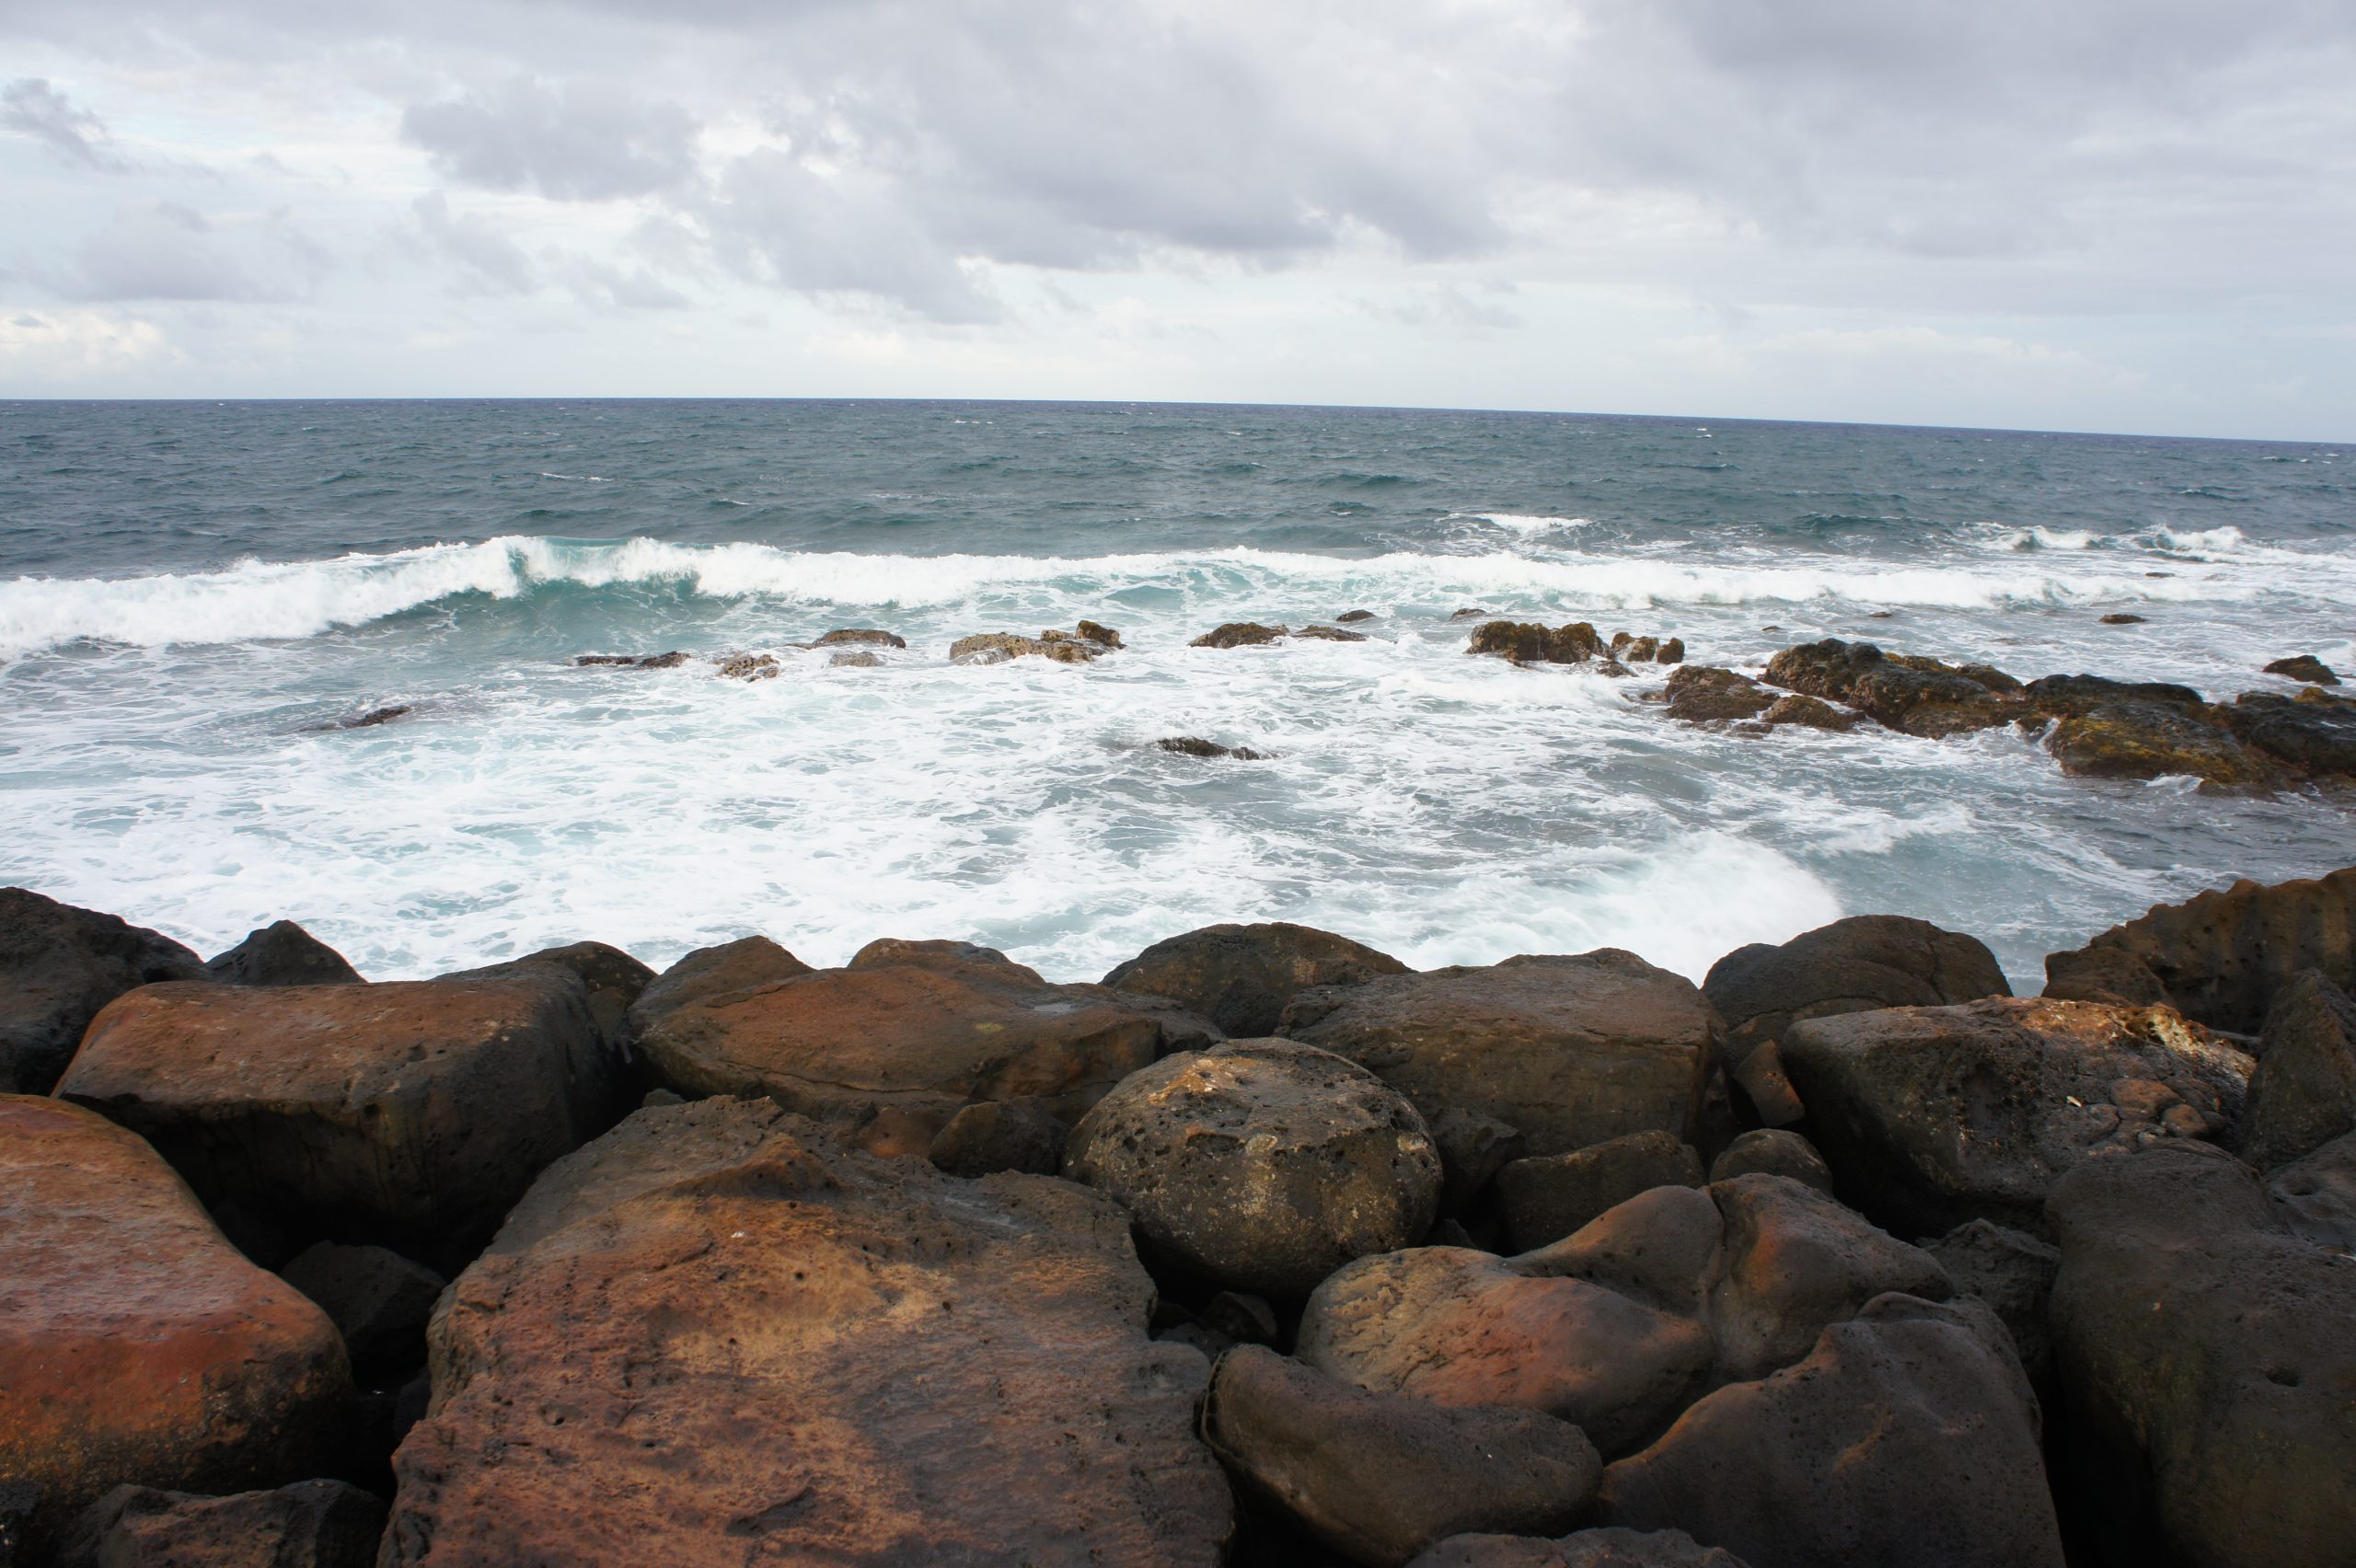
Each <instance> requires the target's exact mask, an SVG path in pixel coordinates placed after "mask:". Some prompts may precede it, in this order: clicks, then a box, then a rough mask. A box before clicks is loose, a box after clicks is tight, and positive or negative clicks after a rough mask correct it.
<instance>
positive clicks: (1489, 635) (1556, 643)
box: [1464, 620, 1603, 664]
mask: <svg viewBox="0 0 2356 1568" xmlns="http://www.w3.org/2000/svg"><path fill="white" fill-rule="evenodd" d="M1464 651H1466V652H1467V653H1488V654H1495V655H1496V656H1497V657H1499V658H1503V659H1507V660H1509V661H1511V662H1512V663H1516V664H1576V663H1584V662H1585V661H1587V660H1589V659H1592V658H1594V657H1596V656H1597V655H1598V654H1600V653H1601V652H1602V651H1603V640H1602V639H1601V638H1600V637H1599V636H1597V635H1596V630H1595V628H1594V627H1593V626H1592V625H1590V624H1588V622H1586V621H1573V622H1571V623H1570V624H1569V625H1568V626H1565V627H1558V628H1554V629H1553V630H1551V631H1550V630H1548V629H1547V628H1544V627H1542V626H1539V625H1537V624H1535V623H1534V622H1529V621H1506V620H1493V621H1487V622H1484V623H1483V624H1482V625H1480V626H1477V627H1475V628H1472V642H1471V644H1470V645H1469V646H1467V647H1466V649H1465V650H1464Z"/></svg>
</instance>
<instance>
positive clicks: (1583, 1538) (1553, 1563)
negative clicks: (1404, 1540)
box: [1408, 1526, 1746, 1568]
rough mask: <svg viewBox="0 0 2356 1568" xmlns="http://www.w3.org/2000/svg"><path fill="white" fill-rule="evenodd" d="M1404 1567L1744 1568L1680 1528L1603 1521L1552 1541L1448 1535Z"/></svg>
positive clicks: (1730, 1555)
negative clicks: (1619, 1525)
mask: <svg viewBox="0 0 2356 1568" xmlns="http://www.w3.org/2000/svg"><path fill="white" fill-rule="evenodd" d="M1408 1568H1746V1565H1745V1564H1744V1562H1743V1561H1742V1559H1741V1558H1739V1557H1737V1556H1736V1555H1735V1554H1734V1553H1733V1552H1731V1551H1724V1550H1722V1549H1720V1548H1718V1547H1715V1546H1703V1545H1701V1544H1700V1543H1699V1542H1697V1541H1695V1540H1694V1539H1693V1538H1692V1536H1690V1535H1687V1534H1686V1533H1685V1532H1684V1531H1683V1530H1629V1529H1615V1528H1611V1527H1609V1526H1606V1527H1605V1528H1601V1529H1591V1530H1577V1531H1575V1532H1573V1533H1572V1534H1570V1535H1566V1536H1561V1537H1558V1538H1557V1539H1553V1540H1542V1539H1536V1538H1533V1537H1530V1536H1507V1535H1461V1536H1451V1537H1449V1539H1446V1540H1444V1541H1441V1542H1440V1543H1439V1544H1438V1546H1435V1547H1433V1548H1432V1549H1431V1550H1430V1551H1426V1552H1425V1553H1424V1554H1423V1555H1422V1556H1421V1557H1418V1558H1416V1559H1415V1562H1412V1563H1410V1564H1409V1565H1408Z"/></svg>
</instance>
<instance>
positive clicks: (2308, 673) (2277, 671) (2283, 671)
mask: <svg viewBox="0 0 2356 1568" xmlns="http://www.w3.org/2000/svg"><path fill="white" fill-rule="evenodd" d="M2266 673H2267V674H2269V675H2283V676H2286V677H2288V678H2289V679H2291V680H2294V681H2312V682H2314V683H2315V684H2316V685H2317V686H2338V685H2339V672H2338V671H2336V670H2334V669H2333V668H2332V667H2331V666H2330V665H2329V664H2327V663H2324V662H2323V661H2322V660H2320V659H2318V658H2316V656H2315V655H2314V654H2312V653H2294V654H2292V656H2291V657H2289V658H2287V659H2277V660H2275V661H2274V663H2271V664H2269V665H2267V666H2266Z"/></svg>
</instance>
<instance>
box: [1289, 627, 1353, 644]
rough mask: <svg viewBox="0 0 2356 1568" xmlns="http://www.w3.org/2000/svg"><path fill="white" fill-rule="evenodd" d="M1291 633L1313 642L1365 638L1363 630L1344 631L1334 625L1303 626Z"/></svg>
mask: <svg viewBox="0 0 2356 1568" xmlns="http://www.w3.org/2000/svg"><path fill="white" fill-rule="evenodd" d="M1292 635H1293V636H1295V637H1305V638H1308V639H1310V640H1311V641H1315V642H1364V641H1365V640H1367V637H1366V633H1365V632H1362V631H1344V630H1343V629H1342V628H1339V627H1335V626H1305V627H1302V628H1300V629H1299V631H1296V632H1294V633H1293V634H1292Z"/></svg>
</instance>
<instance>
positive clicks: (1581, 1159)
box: [1496, 1132, 1705, 1252]
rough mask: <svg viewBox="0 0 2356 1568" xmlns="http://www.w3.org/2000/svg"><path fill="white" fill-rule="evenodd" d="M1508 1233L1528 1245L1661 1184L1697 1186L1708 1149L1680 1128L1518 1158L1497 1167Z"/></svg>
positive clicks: (1518, 1247) (1520, 1246) (1517, 1244)
mask: <svg viewBox="0 0 2356 1568" xmlns="http://www.w3.org/2000/svg"><path fill="white" fill-rule="evenodd" d="M1496 1180H1497V1199H1498V1207H1499V1209H1500V1211H1501V1212H1502V1213H1503V1215H1504V1218H1505V1225H1506V1238H1507V1240H1509V1241H1510V1242H1512V1244H1513V1246H1514V1249H1515V1251H1523V1252H1527V1251H1530V1250H1531V1249H1532V1248H1536V1247H1543V1246H1545V1245H1546V1244H1547V1243H1548V1242H1550V1241H1559V1240H1561V1239H1563V1238H1564V1237H1565V1236H1568V1235H1569V1234H1571V1232H1573V1231H1575V1230H1576V1229H1578V1228H1581V1227H1582V1226H1584V1225H1586V1224H1587V1223H1588V1221H1589V1220H1591V1219H1593V1218H1595V1217H1596V1216H1598V1215H1600V1214H1601V1213H1603V1212H1604V1211H1605V1210H1606V1209H1611V1208H1616V1207H1618V1206H1619V1205H1622V1204H1623V1203H1625V1202H1627V1201H1628V1200H1629V1199H1630V1198H1633V1197H1634V1196H1635V1195H1636V1194H1637V1193H1644V1192H1649V1191H1651V1190H1652V1189H1653V1188H1655V1187H1698V1186H1700V1185H1701V1184H1702V1183H1703V1181H1704V1180H1705V1178H1704V1177H1703V1172H1702V1157H1701V1156H1700V1155H1698V1154H1696V1153H1694V1152H1693V1148H1692V1145H1690V1144H1686V1143H1683V1142H1680V1140H1679V1139H1678V1138H1677V1136H1675V1135H1674V1134H1671V1133H1662V1132H1651V1133H1630V1134H1629V1135H1628V1136H1625V1137H1620V1138H1610V1139H1607V1140H1605V1141H1604V1142H1602V1143H1600V1144H1590V1145H1589V1146H1588V1147H1586V1148H1581V1149H1574V1150H1572V1151H1571V1152H1570V1153H1568V1154H1553V1155H1545V1156H1542V1157H1540V1158H1538V1159H1517V1160H1515V1161H1513V1162H1512V1163H1511V1164H1509V1165H1507V1166H1506V1167H1505V1168H1504V1169H1502V1170H1499V1171H1498V1172H1497V1178H1496Z"/></svg>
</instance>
